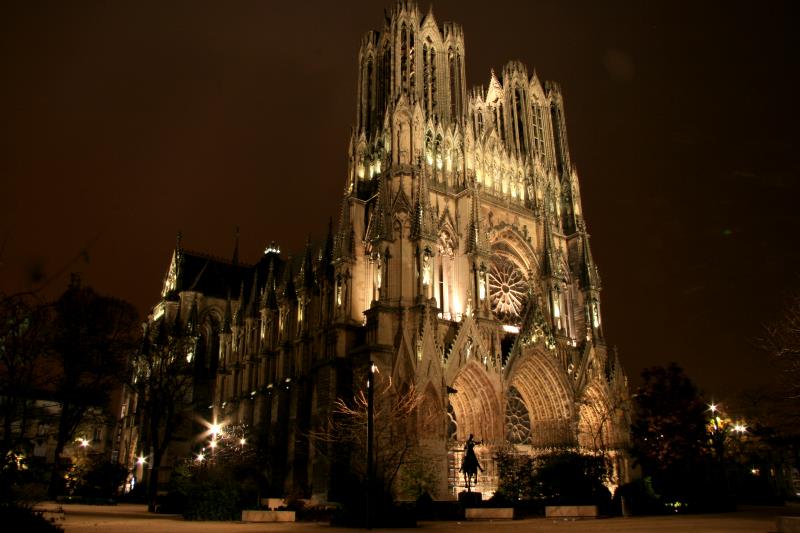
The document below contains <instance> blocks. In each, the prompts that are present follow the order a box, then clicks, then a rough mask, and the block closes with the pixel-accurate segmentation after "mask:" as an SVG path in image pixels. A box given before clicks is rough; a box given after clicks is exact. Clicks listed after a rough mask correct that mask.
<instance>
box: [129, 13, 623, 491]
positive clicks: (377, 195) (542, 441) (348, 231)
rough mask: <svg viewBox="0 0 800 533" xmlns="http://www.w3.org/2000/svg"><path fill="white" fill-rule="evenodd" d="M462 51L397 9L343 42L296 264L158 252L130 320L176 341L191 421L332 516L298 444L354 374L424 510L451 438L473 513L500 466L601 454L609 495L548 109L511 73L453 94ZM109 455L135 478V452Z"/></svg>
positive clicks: (314, 454) (325, 420)
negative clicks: (140, 308) (388, 405)
mask: <svg viewBox="0 0 800 533" xmlns="http://www.w3.org/2000/svg"><path fill="white" fill-rule="evenodd" d="M464 50H465V48H464V32H463V29H462V28H461V26H459V25H458V24H456V23H453V22H445V23H444V24H441V25H440V24H439V22H438V21H437V20H436V19H435V17H434V15H433V12H432V11H428V12H427V13H425V12H422V11H420V10H419V8H418V6H417V5H415V3H414V2H413V1H412V0H399V1H398V2H397V3H396V4H395V6H394V7H393V9H392V10H391V11H390V12H387V13H386V16H385V20H384V22H383V27H382V29H381V30H380V31H369V32H367V33H366V34H365V35H364V37H363V39H362V41H361V47H360V50H359V53H358V89H357V95H356V103H357V106H356V112H355V125H354V128H353V133H352V137H351V139H350V144H349V149H348V161H349V164H348V168H347V174H346V176H345V177H344V180H343V182H344V183H343V194H342V197H341V199H340V212H339V217H338V224H336V225H332V226H331V227H330V228H329V229H328V235H327V238H325V239H323V240H322V241H321V242H320V244H319V245H312V244H311V243H310V242H309V243H308V245H307V246H306V249H305V253H304V254H302V255H300V256H297V257H294V258H291V257H286V256H284V255H282V254H281V252H280V249H279V247H278V246H277V245H276V244H274V243H272V244H270V245H269V246H268V247H267V248H266V249H265V251H264V253H263V255H262V256H261V258H260V259H259V260H258V262H256V263H255V264H245V263H242V262H239V260H238V251H237V252H236V253H234V256H233V258H232V259H230V260H225V259H221V258H215V257H212V256H209V255H206V254H203V253H198V252H193V251H190V250H187V249H184V248H183V245H182V243H181V241H180V239H179V240H178V242H177V245H176V247H175V249H174V251H173V253H172V259H171V264H170V265H169V268H168V271H167V274H166V277H165V280H164V284H163V291H162V294H161V301H160V302H159V303H158V304H157V305H156V306H155V307H154V308H153V311H152V314H151V315H150V317H149V321H150V323H151V324H154V323H157V322H158V321H160V320H168V319H170V320H175V319H176V317H178V318H177V320H179V321H183V322H184V323H186V324H187V327H189V324H191V327H192V328H193V331H196V339H197V351H196V356H195V359H194V364H195V366H196V368H197V369H198V373H197V376H198V377H197V380H198V383H197V386H196V388H195V400H196V401H195V403H196V404H197V406H198V407H197V409H198V410H199V411H201V412H202V413H201V414H202V416H203V417H206V418H211V417H213V418H214V419H219V420H225V421H226V422H227V423H229V424H247V426H248V427H250V428H251V429H252V430H253V431H255V432H258V434H260V435H262V439H263V442H264V443H265V444H264V445H265V446H266V447H265V448H264V449H267V450H269V454H270V461H271V463H272V466H271V468H270V472H271V475H272V478H273V482H274V483H276V484H277V485H278V486H279V487H280V488H281V489H282V490H283V491H284V493H285V494H289V493H292V494H304V495H305V496H306V497H311V496H314V497H318V498H320V499H322V500H327V499H334V496H332V492H335V490H334V489H335V487H334V484H335V481H334V480H335V479H336V472H337V468H341V467H342V466H341V465H338V466H337V465H336V464H335V461H333V460H332V459H331V454H326V453H324V448H325V446H326V445H330V443H329V442H322V443H321V444H320V443H315V439H314V437H313V436H314V435H315V432H319V431H323V432H324V431H326V430H329V429H330V424H331V420H333V418H332V415H333V410H334V406H335V405H336V403H337V400H339V401H342V400H345V401H346V400H347V399H348V398H353V396H354V395H355V394H357V393H358V392H359V391H360V390H363V388H364V386H365V376H366V375H367V373H371V372H373V371H376V372H379V373H380V376H381V379H383V380H384V381H383V382H384V383H388V384H390V386H389V385H387V386H386V387H385V388H384V389H382V390H383V391H387V390H388V391H389V392H388V394H408V393H409V391H412V392H413V394H414V395H415V398H417V401H418V405H416V407H415V414H414V416H412V417H411V418H410V422H409V423H407V424H406V425H405V427H404V428H403V433H404V434H405V435H407V436H410V438H411V439H412V441H413V443H414V444H415V445H416V446H417V447H418V449H420V450H423V451H424V453H425V454H426V457H427V458H428V463H426V464H428V465H430V466H429V469H430V470H431V471H432V472H433V474H434V479H435V489H434V490H433V492H434V494H433V496H434V497H435V498H439V499H447V498H453V497H455V495H456V494H457V493H458V492H460V491H461V490H463V480H461V479H460V476H459V475H458V464H459V460H460V456H461V454H462V453H463V448H464V442H465V441H466V440H467V438H468V437H469V436H470V435H474V437H475V440H476V441H477V442H479V443H480V444H479V446H478V447H477V448H476V452H477V453H478V456H479V458H480V460H481V464H482V465H483V471H482V472H480V474H479V477H478V481H477V485H478V486H477V490H481V491H483V492H484V494H487V493H489V494H490V493H491V492H492V491H493V490H494V489H495V488H496V484H497V471H496V468H495V467H494V464H493V459H492V457H493V453H494V452H495V451H496V450H497V449H499V448H501V447H505V449H509V447H512V448H513V449H514V450H515V451H516V452H517V453H524V454H537V453H542V452H543V451H546V450H553V449H564V448H568V449H581V450H586V451H588V452H591V453H597V452H600V451H602V453H604V454H607V456H608V457H611V458H612V464H613V470H614V478H615V479H616V480H617V482H623V481H625V480H627V478H628V476H629V472H628V466H627V461H626V457H627V456H626V449H627V447H628V417H629V414H628V403H627V402H628V393H627V384H626V376H625V374H624V371H623V369H622V366H621V364H620V362H619V360H618V358H617V356H616V353H615V352H614V351H612V350H610V349H609V348H608V345H607V343H606V339H605V337H604V334H603V315H602V305H601V280H600V275H599V272H598V268H597V266H596V264H595V262H594V260H593V259H592V252H591V246H590V239H589V233H588V229H587V223H586V221H585V220H584V217H583V210H582V208H581V195H580V185H579V179H578V174H577V172H576V170H575V167H574V166H573V162H572V160H571V157H570V153H569V146H568V141H567V129H566V121H565V105H564V99H563V98H562V93H561V89H560V87H559V86H558V84H556V83H553V82H549V81H546V82H542V81H541V80H540V79H539V78H538V76H537V74H536V72H535V71H534V72H530V71H528V69H527V68H526V66H525V65H523V64H522V63H520V62H519V61H511V62H509V63H508V64H506V65H505V66H504V67H503V68H502V70H498V71H497V72H494V71H493V72H491V73H490V75H489V79H488V83H487V85H486V86H485V87H483V86H481V87H473V88H467V85H466V75H465V67H464V65H465V61H464ZM237 248H238V247H237ZM373 365H374V366H373ZM393 391H394V392H393ZM326 428H327V429H326ZM323 441H324V439H323ZM121 453H122V455H123V456H127V458H128V460H130V461H132V462H135V461H134V458H135V453H136V443H135V442H131V443H129V444H128V446H127V448H125V447H124V446H123V449H122V450H121ZM176 455H177V452H176ZM357 460H360V458H357V457H351V458H350V459H349V461H350V462H354V461H357Z"/></svg>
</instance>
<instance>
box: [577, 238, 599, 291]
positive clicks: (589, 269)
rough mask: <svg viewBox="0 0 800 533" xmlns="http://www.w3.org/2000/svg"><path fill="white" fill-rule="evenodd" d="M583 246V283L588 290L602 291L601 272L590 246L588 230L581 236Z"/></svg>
mask: <svg viewBox="0 0 800 533" xmlns="http://www.w3.org/2000/svg"><path fill="white" fill-rule="evenodd" d="M581 243H582V245H583V257H582V258H581V259H582V261H581V282H582V283H583V286H584V287H585V288H586V289H592V290H598V291H599V290H600V285H601V283H600V270H599V269H598V268H597V265H595V264H594V259H593V258H592V249H591V247H590V246H589V234H588V233H586V230H584V231H583V235H581Z"/></svg>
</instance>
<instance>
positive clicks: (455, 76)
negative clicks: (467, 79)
mask: <svg viewBox="0 0 800 533" xmlns="http://www.w3.org/2000/svg"><path fill="white" fill-rule="evenodd" d="M447 60H448V63H449V67H450V73H449V74H450V118H451V120H456V118H457V117H458V116H459V115H460V114H461V75H460V73H461V70H460V68H459V62H460V58H459V56H458V54H457V53H455V52H454V51H453V49H452V48H450V49H449V51H448V53H447Z"/></svg>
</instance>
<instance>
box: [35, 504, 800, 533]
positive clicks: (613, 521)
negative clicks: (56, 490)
mask: <svg viewBox="0 0 800 533" xmlns="http://www.w3.org/2000/svg"><path fill="white" fill-rule="evenodd" d="M41 507H42V508H44V509H49V510H51V511H53V512H52V516H55V517H57V518H58V520H59V523H60V524H61V525H62V527H63V528H64V530H65V531H66V533H101V532H102V533H104V532H109V533H190V532H195V533H200V532H203V533H205V532H211V533H213V532H220V533H222V532H225V533H284V532H286V533H301V532H306V531H310V532H316V533H338V532H342V531H349V530H347V529H344V528H334V527H330V526H328V525H327V524H318V523H304V522H299V523H288V524H287V523H284V524H245V523H241V522H189V521H185V520H183V519H181V518H180V517H179V516H172V515H153V514H149V513H148V512H147V510H146V508H145V506H143V505H131V504H120V505H115V506H93V505H77V504H73V505H64V506H63V507H62V506H59V505H57V504H54V503H49V504H43V505H42V506H41ZM58 509H63V514H62V513H59V512H58V511H57V510H58ZM798 514H800V508H797V507H794V508H787V507H753V508H745V509H743V510H740V511H738V512H735V513H720V514H709V515H688V516H687V515H680V516H653V517H634V518H607V519H596V520H581V521H565V520H552V519H546V518H532V519H526V520H514V521H497V522H464V521H461V522H422V523H420V526H419V527H418V528H417V529H416V531H420V532H422V531H431V532H432V533H450V532H454V533H455V532H459V533H483V532H484V531H487V530H489V529H491V531H492V533H523V532H524V533H582V532H584V531H586V532H595V531H597V532H636V533H648V532H656V533H660V532H688V533H738V532H753V533H756V532H757V533H772V532H775V531H776V527H775V517H776V516H779V515H798ZM362 531H363V530H362ZM373 531H376V532H380V531H387V532H392V531H394V532H396V531H398V530H397V529H389V530H382V529H376V530H373Z"/></svg>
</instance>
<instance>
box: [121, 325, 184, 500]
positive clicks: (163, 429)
mask: <svg viewBox="0 0 800 533" xmlns="http://www.w3.org/2000/svg"><path fill="white" fill-rule="evenodd" d="M172 329H173V331H168V327H167V325H166V322H165V321H164V320H162V321H161V322H159V323H158V325H156V326H155V328H154V330H151V331H146V332H145V335H144V340H143V343H142V348H141V349H140V350H139V351H138V352H137V353H136V355H135V356H134V357H133V358H132V360H131V374H130V383H129V386H130V387H131V388H132V389H133V390H134V391H135V392H136V395H137V399H136V402H137V415H138V416H139V417H140V421H141V424H142V426H141V427H142V431H141V434H140V439H141V446H143V447H147V448H148V449H149V458H150V477H149V479H148V480H147V497H148V500H147V501H148V509H149V510H150V511H151V512H152V511H155V505H156V494H157V492H158V471H159V468H161V463H162V460H163V458H164V453H165V452H166V450H167V447H168V446H169V444H170V443H171V442H172V441H173V439H174V438H175V436H176V431H177V430H178V428H179V427H180V426H181V423H182V422H184V421H185V420H186V419H187V416H188V413H187V411H189V410H190V409H191V407H192V386H193V374H192V359H193V357H194V352H195V349H196V342H195V341H196V339H195V338H194V337H193V336H191V335H187V334H184V333H183V332H181V331H180V328H179V327H175V328H172Z"/></svg>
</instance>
